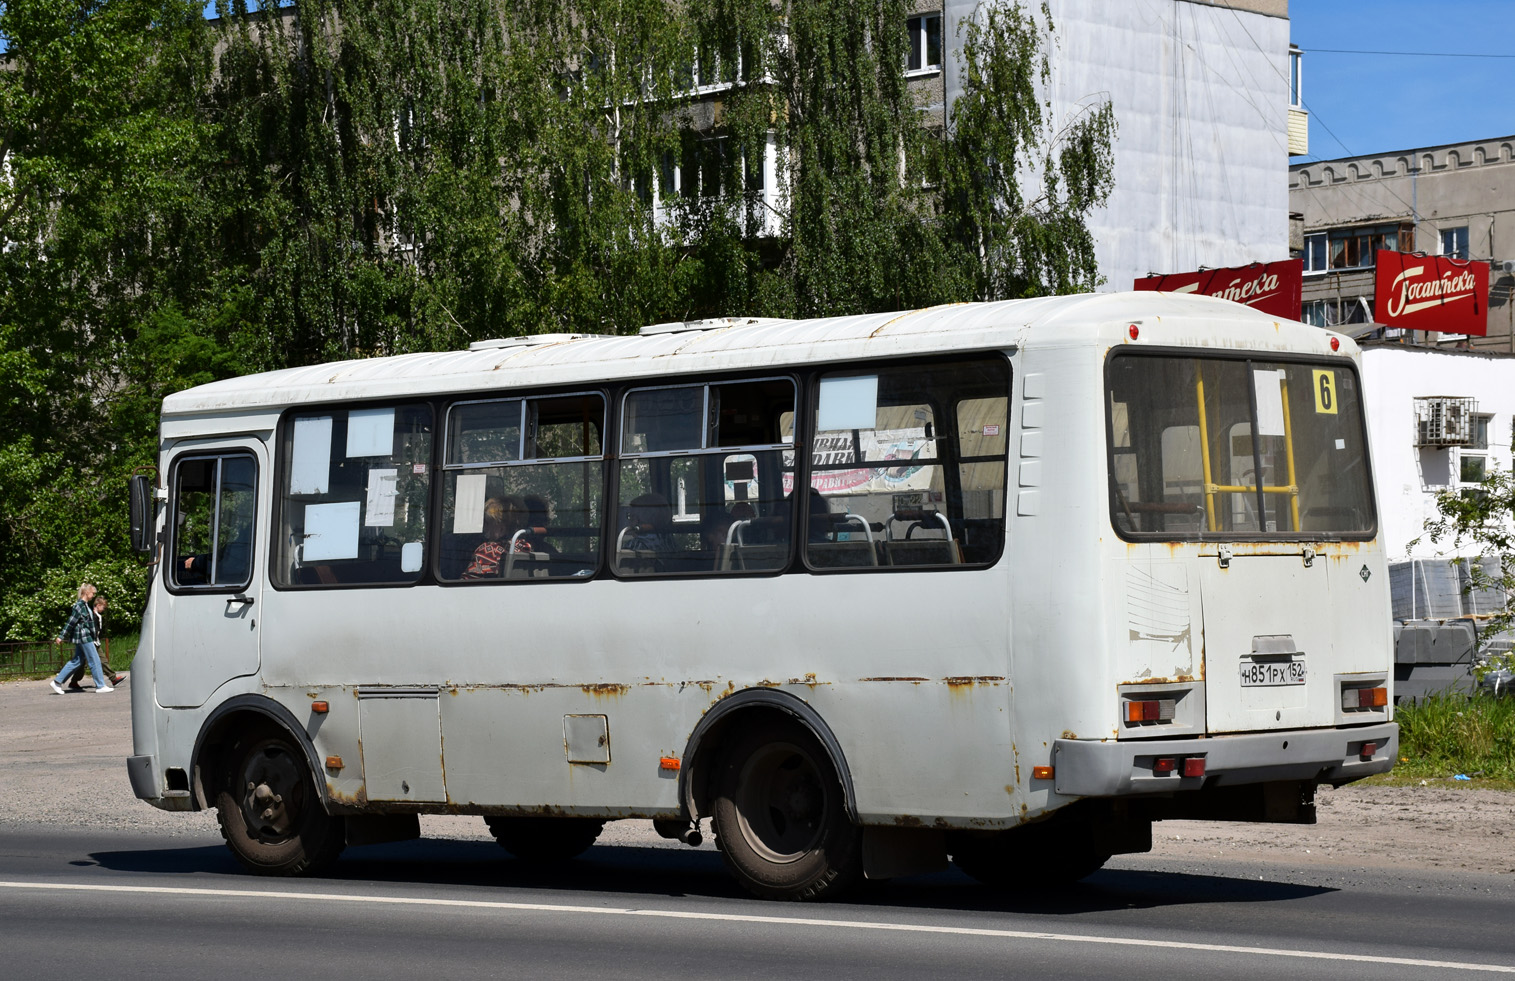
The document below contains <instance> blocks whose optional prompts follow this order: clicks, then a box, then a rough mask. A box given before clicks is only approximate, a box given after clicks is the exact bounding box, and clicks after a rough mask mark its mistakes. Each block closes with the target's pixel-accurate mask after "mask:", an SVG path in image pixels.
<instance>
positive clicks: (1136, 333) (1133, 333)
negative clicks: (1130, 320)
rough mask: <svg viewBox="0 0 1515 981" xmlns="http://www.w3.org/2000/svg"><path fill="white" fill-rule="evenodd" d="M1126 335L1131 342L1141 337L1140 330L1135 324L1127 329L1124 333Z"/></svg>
mask: <svg viewBox="0 0 1515 981" xmlns="http://www.w3.org/2000/svg"><path fill="white" fill-rule="evenodd" d="M1126 333H1128V334H1130V335H1131V339H1132V340H1133V341H1134V340H1136V339H1137V338H1138V337H1140V336H1142V332H1141V328H1140V327H1137V326H1136V325H1135V324H1132V325H1131V326H1130V327H1129V328H1128V329H1127V331H1126Z"/></svg>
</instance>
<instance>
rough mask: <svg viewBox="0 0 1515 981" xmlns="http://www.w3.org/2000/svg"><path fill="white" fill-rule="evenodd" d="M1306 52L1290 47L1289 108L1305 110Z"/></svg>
mask: <svg viewBox="0 0 1515 981" xmlns="http://www.w3.org/2000/svg"><path fill="white" fill-rule="evenodd" d="M1303 80H1304V52H1303V51H1300V50H1299V49H1298V48H1296V47H1294V46H1293V45H1290V46H1289V108H1290V109H1303V108H1304V102H1305V100H1304V91H1303Z"/></svg>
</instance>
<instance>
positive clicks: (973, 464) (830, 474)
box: [805, 357, 1010, 571]
mask: <svg viewBox="0 0 1515 981" xmlns="http://www.w3.org/2000/svg"><path fill="white" fill-rule="evenodd" d="M1009 389H1010V369H1009V365H1008V364H1007V363H1006V362H1005V361H1004V359H1003V358H1000V357H984V358H975V359H969V360H960V361H953V362H926V363H922V364H910V365H890V366H887V367H885V366H880V368H879V370H876V371H869V372H866V373H864V372H834V373H831V374H827V375H824V376H822V377H821V379H820V382H819V386H818V391H817V397H816V406H815V412H814V416H813V417H812V418H813V433H814V436H813V443H812V446H811V460H810V486H811V490H812V492H813V493H812V495H811V503H810V505H809V512H810V518H809V521H808V522H807V524H808V527H809V529H810V534H809V535H808V541H807V543H806V548H805V558H806V562H807V564H808V565H809V566H810V567H811V568H813V569H820V570H826V569H847V570H853V571H858V570H872V569H906V568H908V569H919V568H927V567H968V566H983V565H989V564H992V563H994V562H995V561H997V560H998V559H999V556H1000V552H1001V551H1002V549H1003V547H1004V535H1005V474H1006V446H1007V442H1006V427H1007V424H1008V405H1009V396H1008V395H1007V394H1006V393H1008V391H1009ZM860 542H861V543H863V544H862V545H860V544H859V543H860Z"/></svg>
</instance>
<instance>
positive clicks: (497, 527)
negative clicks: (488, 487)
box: [462, 497, 532, 579]
mask: <svg viewBox="0 0 1515 981" xmlns="http://www.w3.org/2000/svg"><path fill="white" fill-rule="evenodd" d="M525 521H526V507H525V505H524V504H522V503H521V502H520V501H519V500H517V499H516V498H513V497H506V498H499V497H491V498H490V499H489V500H488V501H486V502H485V504H484V540H483V541H482V542H480V543H479V546H478V548H475V549H474V550H473V560H472V561H470V562H469V563H468V568H467V569H464V570H463V576H462V578H464V579H498V578H499V577H500V576H501V575H503V574H504V571H505V562H504V560H505V556H506V554H507V553H508V552H510V551H511V550H512V548H513V549H514V550H515V551H517V552H530V551H532V548H531V543H530V542H529V541H528V540H527V539H526V537H525V536H524V535H518V534H517V533H518V532H521V531H523V530H524V529H525ZM528 534H529V532H528ZM512 540H513V541H514V544H513V545H512Z"/></svg>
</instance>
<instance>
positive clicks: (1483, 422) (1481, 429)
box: [1468, 415, 1494, 479]
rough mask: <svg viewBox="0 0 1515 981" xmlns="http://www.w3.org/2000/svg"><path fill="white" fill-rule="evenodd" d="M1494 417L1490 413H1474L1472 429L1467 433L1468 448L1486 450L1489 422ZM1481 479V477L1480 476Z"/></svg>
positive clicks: (1487, 446)
mask: <svg viewBox="0 0 1515 981" xmlns="http://www.w3.org/2000/svg"><path fill="white" fill-rule="evenodd" d="M1493 419H1494V417H1493V416H1490V415H1474V416H1473V417H1472V423H1473V425H1472V431H1471V432H1470V433H1469V440H1468V449H1470V450H1487V449H1488V448H1489V423H1490V422H1492V421H1493ZM1480 479H1481V478H1480Z"/></svg>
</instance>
